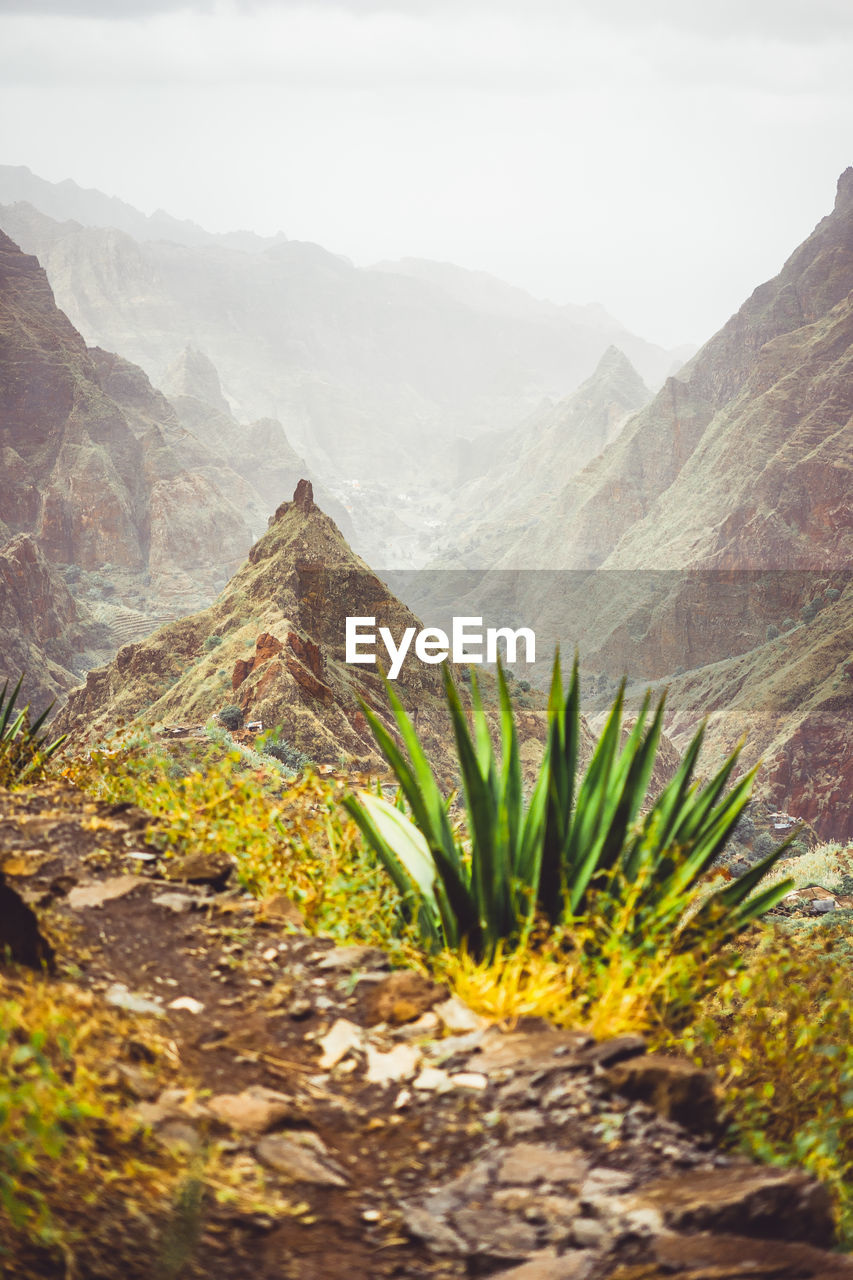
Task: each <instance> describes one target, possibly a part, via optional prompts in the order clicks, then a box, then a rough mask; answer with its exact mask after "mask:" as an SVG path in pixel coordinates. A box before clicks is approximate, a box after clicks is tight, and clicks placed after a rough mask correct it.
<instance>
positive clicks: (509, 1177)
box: [498, 1142, 589, 1187]
mask: <svg viewBox="0 0 853 1280" xmlns="http://www.w3.org/2000/svg"><path fill="white" fill-rule="evenodd" d="M588 1168H589V1160H588V1158H587V1157H586V1156H585V1155H584V1154H583V1152H581V1151H558V1150H556V1149H555V1148H554V1147H546V1146H544V1145H540V1144H539V1143H533V1142H519V1143H517V1144H516V1145H515V1146H514V1147H511V1148H510V1149H509V1151H508V1152H507V1153H506V1155H505V1156H504V1157H503V1160H502V1161H501V1165H500V1169H499V1170H498V1181H499V1182H501V1183H503V1184H504V1185H507V1184H514V1185H520V1186H531V1185H533V1184H534V1183H536V1182H564V1183H569V1184H571V1185H573V1186H578V1187H579V1186H580V1185H581V1183H582V1182H583V1179H584V1175H585V1174H586V1171H587V1169H588Z"/></svg>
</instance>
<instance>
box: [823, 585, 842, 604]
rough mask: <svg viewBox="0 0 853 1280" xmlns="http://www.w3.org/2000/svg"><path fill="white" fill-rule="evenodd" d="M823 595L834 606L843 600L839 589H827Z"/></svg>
mask: <svg viewBox="0 0 853 1280" xmlns="http://www.w3.org/2000/svg"><path fill="white" fill-rule="evenodd" d="M823 594H824V596H825V597H826V599H827V600H829V601H830V602H831V603H832V604H834V603H835V601H836V600H839V599H840V598H841V592H840V591H839V590H838V587H827V588H826V591H824V593H823Z"/></svg>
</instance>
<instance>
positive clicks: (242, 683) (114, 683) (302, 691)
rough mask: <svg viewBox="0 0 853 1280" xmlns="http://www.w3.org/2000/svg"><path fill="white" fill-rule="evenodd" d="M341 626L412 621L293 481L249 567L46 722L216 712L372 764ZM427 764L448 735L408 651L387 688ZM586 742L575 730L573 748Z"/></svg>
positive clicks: (436, 699)
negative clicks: (411, 722)
mask: <svg viewBox="0 0 853 1280" xmlns="http://www.w3.org/2000/svg"><path fill="white" fill-rule="evenodd" d="M348 616H358V617H373V618H375V620H376V627H377V628H379V627H381V626H387V627H389V628H390V630H391V632H392V634H393V636H394V637H395V638H396V639H399V637H400V636H401V634H402V632H403V630H404V628H406V627H409V626H413V627H415V628H416V629H418V630H419V629H420V625H421V624H420V622H419V621H418V619H417V618H416V617H415V616H414V614H412V613H411V611H410V610H409V609H407V608H406V606H405V605H403V604H401V603H400V601H399V600H398V599H396V598H395V597H394V596H393V595H392V593H391V592H390V591H389V590H388V588H387V587H386V586H385V585H384V583H382V582H381V581H380V579H379V578H378V577H377V576H376V575H375V574H374V573H373V572H372V571H371V570H370V569H369V568H368V566H367V565H366V564H365V563H364V562H363V561H362V560H360V559H359V557H358V556H356V555H354V553H353V552H352V551H351V550H350V548H349V547H348V546H347V544H346V542H345V540H344V538H343V537H342V535H341V533H340V531H339V530H338V528H337V527H336V525H335V524H334V522H333V521H332V520H331V519H329V517H328V516H326V515H324V513H323V512H322V511H321V510H320V508H319V507H318V506H317V505H316V503H315V502H314V497H313V492H312V488H311V485H310V484H309V483H308V482H307V481H306V480H301V481H300V482H299V484H298V485H297V488H296V492H295V493H294V497H293V501H292V502H285V503H283V504H282V505H281V506H280V507H279V508H278V510H277V511H276V513H275V515H274V516H273V517H272V518H271V520H270V527H269V529H268V530H267V532H266V533H265V534H264V535H263V537H262V538H261V539H260V540H259V541H258V542H257V543H256V544H255V545H254V546H253V547H252V549H251V551H250V553H249V559H248V561H247V562H246V563H245V564H244V565H243V567H242V568H241V569H240V571H239V572H238V573H237V574H236V575H235V576H234V578H232V580H231V581H230V582H229V583H228V585H227V587H226V588H225V590H224V591H223V592H222V594H221V595H220V596H219V598H218V599H217V600H216V601H215V602H214V604H213V605H211V606H210V607H209V608H208V609H205V610H203V611H201V612H199V613H196V614H193V615H192V616H189V617H184V618H181V619H179V620H178V621H176V622H173V623H171V624H170V625H168V626H166V627H163V628H161V629H160V630H159V631H157V632H156V633H155V634H153V635H151V636H149V637H148V638H147V639H144V640H141V641H139V642H137V643H133V644H128V645H125V646H124V647H123V648H122V649H120V650H119V652H118V654H117V656H116V658H115V660H114V661H113V662H112V663H111V664H110V665H109V666H107V667H105V668H103V669H100V670H96V671H90V672H89V674H88V676H87V679H86V684H85V686H83V687H82V688H79V689H77V690H74V691H73V692H72V693H71V695H70V696H69V698H68V702H67V704H66V706H65V707H64V709H63V710H62V711H61V713H60V715H59V716H58V718H57V722H56V725H57V728H58V729H61V730H63V731H65V730H69V731H71V732H73V733H75V734H76V735H78V736H81V735H83V736H88V737H89V738H90V739H91V738H92V737H94V738H95V739H97V738H98V737H101V736H105V735H106V734H107V733H108V732H109V731H110V730H111V729H112V728H113V727H114V726H115V724H116V723H117V722H118V721H119V720H122V721H129V720H136V721H137V722H141V723H146V724H154V725H161V726H162V725H166V726H168V725H174V724H182V725H186V724H188V723H193V722H195V723H204V722H205V721H206V720H208V719H209V718H210V717H211V716H213V715H214V714H215V713H217V712H219V711H220V710H222V709H223V707H225V706H226V705H230V704H236V705H238V706H239V707H240V709H241V711H242V713H243V715H244V717H245V718H246V720H260V721H261V722H262V723H263V725H264V726H265V728H267V729H270V728H273V727H278V728H279V730H280V733H281V736H282V737H283V738H284V739H285V740H286V741H287V742H288V743H289V744H290V745H291V746H293V747H296V748H297V749H298V750H300V751H303V752H305V753H306V754H307V755H309V756H311V758H312V759H314V760H315V761H318V762H323V761H326V762H329V763H335V764H337V763H338V762H339V760H340V759H341V757H346V758H347V759H348V761H349V762H350V763H351V764H354V765H359V766H361V767H364V768H374V767H376V766H377V765H379V764H380V763H381V761H380V757H379V755H378V753H377V751H376V748H375V745H374V742H373V737H372V734H371V733H370V731H369V729H368V726H367V722H366V720H365V717H364V714H363V712H362V711H361V708H360V705H359V700H360V699H364V700H365V701H366V702H368V703H369V704H370V705H372V706H373V708H374V709H375V710H376V711H377V713H378V714H379V715H380V716H381V717H382V718H383V719H384V720H385V721H386V722H387V723H388V724H389V727H392V725H391V720H390V715H389V712H388V710H387V700H386V697H385V692H384V687H383V684H382V679H381V676H380V674H379V670H378V668H377V667H376V666H371V665H354V664H347V663H346V661H345V632H346V618H347V617H348ZM395 688H396V691H397V692H398V694H399V695H400V697H401V698H402V699H403V702H404V703H405V705H406V706H407V708H408V709H409V712H410V714H412V715H413V716H414V719H415V723H416V725H417V728H418V732H419V734H420V736H421V738H422V740H423V741H424V744H425V747H426V749H427V751H428V753H429V755H430V758H431V759H432V760H433V761H434V762H435V763H436V764H437V765H439V766H440V767H441V768H442V769H443V771H444V773H445V775H448V772H449V770H451V768H452V765H453V759H454V757H453V752H452V748H451V746H450V744H451V742H452V732H451V728H450V723H449V720H448V718H447V716H446V712H445V706H444V694H443V685H442V680H441V676H440V673H439V670H438V667H436V666H435V665H426V664H424V663H421V662H420V661H418V660H417V659H416V658H415V657H414V655H413V654H410V655H409V656H408V657H407V658H406V660H405V663H404V665H403V668H402V671H401V673H400V676H399V678H398V680H397V681H396V684H395ZM520 730H521V736H522V740H523V742H522V748H521V753H522V761H523V763H524V765H525V767H528V768H529V767H530V766H531V765H533V764H535V761H536V760H538V758H539V757H540V756H541V751H542V746H541V743H542V742H543V741H544V733H545V728H544V713H543V711H542V710H541V708H540V709H539V710H528V711H526V712H525V713H524V714H523V715H522V716H521V724H520ZM591 742H592V739H591V737H590V735H589V733H588V731H586V730H585V738H584V747H585V749H586V751H587V754H588V752H589V748H590V746H591Z"/></svg>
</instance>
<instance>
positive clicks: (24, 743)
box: [0, 675, 65, 786]
mask: <svg viewBox="0 0 853 1280" xmlns="http://www.w3.org/2000/svg"><path fill="white" fill-rule="evenodd" d="M23 682H24V677H23V675H21V677H20V678H19V680H18V683H17V684H16V685H15V687H14V689H13V690H12V692H11V693H8V689H9V682H8V680H7V681H6V683H5V684H4V685H3V689H2V692H0V786H10V785H11V784H12V783H15V782H23V781H25V780H28V781H30V782H34V781H35V780H36V778H38V777H39V776H40V775H41V774H42V773H43V772H44V767H45V763H46V761H47V760H49V759H50V757H51V756H52V755H53V754H54V752H55V751H58V750H59V748H60V747H61V746H62V744H63V743H64V742H65V735H63V736H62V737H61V738H57V739H56V740H55V741H54V742H50V743H49V742H48V735H47V734H41V735H40V733H39V731H40V729H41V728H42V725H43V724H44V722H45V720H46V719H47V717H48V716H49V715H50V710H51V707H52V706H53V703H51V704H50V706H49V707H47V709H46V710H45V711H43V712H42V713H41V715H40V716H38V717H37V719H36V720H34V721H32V722H31V721H30V708H29V704H27V706H25V707H24V708H23V710H21V711H19V712H18V713H17V714H15V703H16V702H17V700H18V695H19V694H20V692H21V685H22V684H23ZM7 694H8V696H7Z"/></svg>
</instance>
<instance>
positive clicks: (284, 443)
mask: <svg viewBox="0 0 853 1280" xmlns="http://www.w3.org/2000/svg"><path fill="white" fill-rule="evenodd" d="M162 389H163V391H164V392H165V394H166V396H167V397H168V400H169V403H170V405H171V406H172V408H173V409H174V411H175V413H176V414H177V416H178V419H179V421H180V422H181V424H182V426H184V427H185V428H186V429H187V431H188V432H190V434H191V436H192V438H193V439H194V440H198V441H201V442H202V443H203V445H204V447H205V449H207V450H208V451H209V452H210V453H212V454H213V455H214V456H216V457H217V458H218V460H219V463H220V466H222V467H224V468H228V469H229V470H231V471H232V473H233V472H237V473H238V474H239V475H240V476H242V477H243V479H244V480H245V481H246V482H247V483H248V485H249V486H251V492H252V493H253V494H254V495H255V499H254V500H255V503H256V505H257V499H258V498H259V499H260V504H259V505H260V508H261V509H262V514H263V518H262V520H261V521H260V524H259V525H258V526H257V527H256V529H255V536H260V533H261V531H262V530H263V529H264V528H265V527H266V520H267V516H268V515H269V513H270V512H272V511H275V509H276V507H277V506H278V505H279V503H280V501H281V495H282V494H283V493H290V492H291V491H292V490H293V487H294V485H295V484H296V482H297V480H299V478H300V477H301V476H307V477H308V478H309V479H311V480H312V482H313V484H314V487H315V488H316V491H317V496H318V498H319V499H320V501H321V503H322V506H323V509H324V511H328V513H329V514H330V515H331V516H332V518H333V519H334V520H335V521H336V522H337V523H338V525H339V526H340V527H341V529H342V530H343V531H344V533H345V534H347V535H348V536H349V535H350V534H351V533H352V522H351V520H350V517H349V514H348V512H347V511H346V510H345V508H344V507H343V506H342V505H341V503H340V502H338V500H337V499H336V498H335V497H333V495H332V494H331V493H330V492H329V491H328V490H327V489H326V488H325V486H324V485H323V484H322V482H320V481H318V480H317V479H316V477H315V476H314V473H313V472H312V471H311V469H310V468H309V467H308V465H307V464H306V462H305V459H304V458H301V457H300V456H299V455H298V454H297V452H296V450H295V449H294V448H293V447H292V445H291V444H290V441H289V440H288V438H287V435H286V434H285V430H284V427H283V426H282V425H281V423H280V422H279V421H278V420H277V419H276V418H259V419H258V420H257V422H250V423H240V422H237V420H236V418H235V417H234V415H233V413H232V412H231V407H230V405H229V404H228V402H227V401H226V399H225V397H224V395H223V394H222V386H221V383H220V381H219V374H218V372H217V370H216V367H215V366H214V364H213V361H212V360H210V359H209V358H208V357H207V356H206V355H205V354H204V352H203V351H199V350H198V349H197V348H196V347H193V346H191V345H190V346H187V347H186V348H185V349H184V350H183V351H182V352H181V354H180V355H179V357H178V359H177V360H176V361H175V363H174V364H173V365H172V366H171V367H170V368H169V369H167V370H166V373H165V375H164V377H163V379H162ZM248 501H249V500H248V499H244V502H245V503H248ZM243 509H244V510H246V506H244V508H243Z"/></svg>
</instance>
